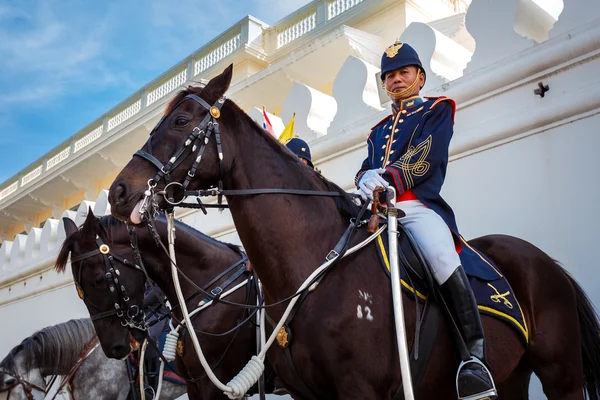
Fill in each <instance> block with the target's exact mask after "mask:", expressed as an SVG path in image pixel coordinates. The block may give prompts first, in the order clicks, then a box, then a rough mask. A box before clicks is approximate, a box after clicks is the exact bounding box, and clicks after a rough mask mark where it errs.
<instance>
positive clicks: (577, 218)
mask: <svg viewBox="0 0 600 400" xmlns="http://www.w3.org/2000/svg"><path fill="white" fill-rule="evenodd" d="M399 37H400V38H401V40H402V41H404V42H408V43H410V44H412V45H413V47H415V48H416V49H417V51H418V52H419V53H420V56H421V59H422V60H423V62H424V65H425V66H426V70H427V77H428V78H427V84H426V86H425V89H424V92H423V93H424V94H425V95H431V96H439V95H444V96H448V97H452V98H454V99H455V100H456V101H457V104H458V108H457V115H456V125H455V135H454V138H453V141H452V144H451V148H450V152H451V163H450V167H449V173H448V177H447V182H446V185H445V188H444V193H443V195H444V197H445V198H446V200H447V201H448V202H449V203H450V204H451V205H452V206H453V208H454V210H455V212H456V215H457V221H458V224H459V227H460V229H461V231H462V233H463V235H464V236H465V237H467V238H473V237H476V236H480V235H484V234H488V233H505V234H510V235H514V236H518V237H521V238H523V239H525V240H528V241H530V242H532V243H533V244H535V245H536V246H538V247H540V248H541V249H542V250H544V251H545V252H547V253H548V254H549V255H550V256H552V257H553V258H555V259H557V260H559V261H560V262H561V263H562V264H563V265H564V266H565V268H567V269H568V270H569V271H570V272H571V273H572V274H573V275H574V276H575V278H576V279H577V280H578V281H579V282H580V283H581V284H582V286H583V288H584V289H585V290H586V292H587V293H588V295H590V297H591V298H592V300H593V301H594V303H595V304H597V305H600V292H599V291H598V290H597V288H598V287H600V282H599V280H600V279H599V276H600V275H599V274H598V273H597V272H596V265H597V264H598V262H597V260H596V257H595V254H594V253H593V252H592V250H593V248H594V247H595V246H596V245H597V242H598V240H599V239H600V235H598V233H597V231H598V228H597V226H598V225H600V218H599V217H598V212H597V211H596V210H595V205H598V204H600V189H598V187H597V184H598V179H597V178H594V177H595V176H597V175H596V173H597V171H600V157H597V156H596V151H597V149H599V148H600V132H599V130H600V128H599V127H600V115H599V114H600V74H599V73H598V71H600V2H598V1H597V0H564V4H563V1H562V0H472V3H471V1H468V0H362V1H361V0H314V1H313V2H311V3H309V4H308V5H306V6H305V7H302V8H300V9H299V10H297V11H295V12H294V13H292V14H290V15H288V16H287V17H285V18H284V19H282V20H281V21H279V22H277V23H276V24H274V25H272V26H268V25H267V24H265V23H263V22H261V21H260V20H258V19H256V18H254V17H251V16H248V17H246V18H243V19H242V20H241V21H239V22H238V23H237V24H235V25H233V26H232V27H231V28H229V29H228V30H227V31H225V32H223V34H221V35H220V36H218V37H216V38H214V40H212V41H211V42H209V43H207V44H206V45H205V46H204V47H202V48H201V49H200V50H198V51H197V52H195V53H193V54H191V55H190V56H189V57H187V58H186V59H184V60H182V61H181V62H179V63H178V64H176V65H174V66H173V67H172V68H171V69H170V70H168V71H166V72H165V73H164V74H163V75H161V76H159V77H158V78H156V79H155V80H154V81H153V82H151V83H150V84H148V85H147V86H145V87H143V88H141V89H140V90H139V91H137V92H136V93H133V94H132V95H131V96H130V97H129V98H128V99H126V100H125V101H123V102H122V103H121V104H119V105H118V106H116V107H115V108H113V109H111V110H107V112H106V113H105V114H104V115H102V116H99V118H98V119H97V120H96V121H93V122H91V123H90V124H89V125H88V126H87V127H86V128H84V129H82V130H81V131H79V132H77V133H75V134H74V135H73V136H72V137H71V138H70V139H69V140H67V141H65V142H64V143H63V144H62V145H60V146H58V147H56V148H54V149H52V150H50V151H49V152H48V153H47V154H46V155H45V156H43V157H41V158H40V159H39V160H37V161H36V162H34V163H32V164H31V165H30V166H29V167H27V168H26V169H24V170H23V171H21V172H20V173H18V174H17V175H15V176H14V177H13V178H11V179H9V180H7V181H6V182H4V183H3V184H1V185H0V239H1V240H2V244H1V247H0V318H1V319H2V320H3V321H14V323H10V324H5V325H4V328H3V334H2V337H3V339H4V340H2V341H1V342H0V354H6V352H7V351H8V350H9V349H10V348H12V347H13V346H14V345H16V344H17V343H18V342H19V341H20V340H21V339H22V338H23V337H25V336H26V335H29V334H31V333H33V331H35V330H37V329H40V328H42V327H44V326H47V325H50V324H55V323H58V322H62V321H65V320H67V319H69V318H74V317H82V316H85V315H87V312H86V310H85V307H84V306H83V303H82V302H81V301H80V300H79V299H78V298H77V296H76V293H75V290H74V288H73V287H72V286H73V285H72V280H71V276H70V274H64V275H59V274H57V273H55V272H54V271H53V269H52V268H53V264H54V258H55V257H56V254H57V252H58V248H59V246H60V244H61V243H62V239H63V238H64V232H63V229H62V225H61V222H60V219H61V217H63V216H67V217H69V218H72V219H74V220H75V222H76V223H78V224H79V223H81V222H82V221H83V220H84V218H85V215H86V212H87V209H88V207H92V209H93V210H94V213H95V214H96V215H103V214H106V213H108V212H109V206H108V203H107V198H106V196H107V192H106V189H107V188H108V187H109V186H110V183H111V182H112V180H113V179H114V177H115V176H116V174H117V173H118V171H120V169H121V168H122V167H123V166H124V165H125V164H126V163H127V162H128V161H129V159H130V157H131V154H133V152H134V151H135V150H137V149H138V148H139V147H141V145H142V144H143V143H144V142H145V140H146V138H147V135H148V133H149V131H150V130H151V129H152V127H153V126H154V124H155V123H156V122H157V121H158V119H159V117H160V116H161V114H162V111H163V109H164V106H165V105H166V103H167V102H168V101H169V100H170V98H171V97H172V96H173V94H174V93H175V91H176V90H177V89H178V88H180V87H182V86H183V85H187V84H189V83H190V81H192V80H193V81H196V82H197V81H199V80H201V79H209V78H211V77H212V76H214V75H216V74H217V73H219V72H221V71H222V70H223V68H224V67H225V66H227V65H228V64H229V63H234V78H233V83H232V86H231V88H230V90H229V92H228V96H229V97H230V98H231V99H233V100H234V101H235V102H236V103H237V104H239V105H240V106H241V107H242V108H243V109H244V110H245V111H247V112H248V113H249V114H250V115H251V116H253V117H255V118H256V119H257V120H260V118H261V116H260V114H261V111H260V110H259V108H261V107H262V106H265V107H266V109H267V110H268V111H270V112H271V113H272V115H271V118H272V121H274V125H275V127H276V129H279V130H281V129H282V128H283V126H284V124H285V123H287V122H288V121H289V119H290V118H291V116H292V114H293V113H294V112H295V113H296V131H297V132H298V133H299V134H300V136H301V137H302V138H304V139H306V140H308V141H309V143H310V145H311V149H312V153H313V160H314V161H315V164H316V166H317V167H318V168H319V169H321V171H322V172H323V174H324V175H326V176H327V177H329V178H331V179H332V180H334V181H335V182H336V183H338V184H340V185H341V186H342V187H344V188H345V189H347V190H350V189H352V188H353V177H354V173H355V171H356V170H357V169H358V167H359V166H360V163H361V162H362V160H363V159H364V157H365V155H366V145H365V138H366V135H367V134H368V132H369V128H370V127H371V126H373V125H374V124H375V123H376V122H378V121H379V120H380V119H382V118H383V117H384V116H385V115H387V114H388V112H389V111H388V110H389V107H388V104H387V98H386V96H385V94H384V93H382V91H381V88H380V86H379V84H378V82H379V77H378V65H379V60H380V57H381V54H382V51H383V49H384V48H385V47H386V46H387V45H389V44H391V43H392V42H393V41H394V40H395V39H397V38H399ZM132 72H133V73H135V71H132ZM546 86H547V88H548V90H547V91H545V90H541V91H539V90H538V89H539V88H540V87H546ZM536 91H537V94H536ZM71 209H76V210H77V211H71ZM179 218H180V219H182V220H183V221H184V222H186V223H188V224H190V225H195V226H200V222H201V226H202V229H203V231H204V232H205V233H207V234H210V235H212V236H215V237H218V238H219V239H221V240H225V241H233V242H236V241H237V236H236V234H235V230H234V227H233V223H232V221H231V218H230V217H229V215H228V214H227V212H224V213H223V214H219V213H217V212H216V211H212V212H209V215H208V216H203V215H200V214H199V213H198V212H194V211H183V212H181V213H180V214H179ZM22 232H24V233H22ZM533 392H534V394H533V395H532V398H536V399H542V398H544V397H543V395H541V394H540V392H539V389H533ZM536 396H537V397H536Z"/></svg>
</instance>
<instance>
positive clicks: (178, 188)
mask: <svg viewBox="0 0 600 400" xmlns="http://www.w3.org/2000/svg"><path fill="white" fill-rule="evenodd" d="M232 70H233V66H232V65H230V66H229V67H227V68H226V69H225V70H224V71H223V73H221V74H220V75H218V76H216V77H215V78H213V79H212V80H211V81H210V82H209V83H208V84H207V85H206V86H205V87H204V88H198V87H191V86H190V87H188V89H186V90H183V91H181V92H179V93H178V94H177V95H176V96H175V97H174V98H173V99H172V100H171V102H170V103H169V106H168V107H167V109H166V110H165V113H164V116H163V117H162V118H161V120H160V121H159V122H158V124H157V125H156V127H155V128H154V130H153V131H152V132H151V133H150V138H149V139H148V141H147V142H146V144H144V146H143V147H142V149H141V150H140V151H138V152H136V154H135V155H134V157H133V158H132V160H131V161H130V162H129V163H128V164H127V165H126V166H125V168H123V170H122V171H121V173H120V174H119V175H118V176H117V178H116V179H115V181H114V182H113V184H112V186H111V187H110V192H109V201H110V204H111V210H112V213H113V215H114V216H116V217H117V218H119V219H121V220H130V221H131V222H133V223H139V222H140V221H141V218H140V213H139V210H140V208H141V209H142V210H144V209H146V207H147V205H148V202H150V205H151V202H152V201H155V202H156V203H157V204H156V205H157V206H158V207H159V208H161V209H162V208H165V207H166V205H167V202H166V200H165V197H167V198H168V197H171V199H173V200H174V201H177V200H180V199H181V198H182V192H183V190H185V189H190V190H193V189H199V188H208V187H211V186H214V185H215V184H216V183H217V182H218V180H219V179H220V177H222V176H224V174H225V173H226V171H228V170H229V169H230V167H231V163H232V162H233V160H232V159H230V158H226V159H224V158H223V152H222V150H221V149H231V148H232V147H231V146H233V145H234V143H233V140H232V138H231V137H227V135H223V136H221V135H220V134H219V131H220V130H222V129H223V127H222V126H221V121H222V117H221V113H222V112H224V113H226V112H227V110H225V109H222V107H223V106H224V103H225V99H224V97H223V95H224V93H225V92H226V91H227V89H228V88H229V84H230V83H231V76H232ZM223 108H226V107H223ZM165 187H166V188H167V189H166V190H165ZM160 192H166V193H165V195H163V196H157V195H156V193H160Z"/></svg>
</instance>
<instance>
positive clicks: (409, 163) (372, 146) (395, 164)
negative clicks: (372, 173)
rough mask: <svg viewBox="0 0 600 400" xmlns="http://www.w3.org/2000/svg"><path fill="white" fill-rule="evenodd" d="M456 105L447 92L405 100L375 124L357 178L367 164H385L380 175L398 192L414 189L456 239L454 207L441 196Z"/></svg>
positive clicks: (373, 166) (376, 165)
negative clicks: (394, 111)
mask: <svg viewBox="0 0 600 400" xmlns="http://www.w3.org/2000/svg"><path fill="white" fill-rule="evenodd" d="M455 109H456V105H455V103H454V101H453V100H451V99H448V98H445V97H436V98H426V99H422V98H420V97H413V98H410V99H406V100H403V101H402V104H401V108H400V110H399V111H398V112H397V113H396V114H395V115H390V116H389V117H387V118H385V119H384V120H383V121H381V122H380V123H379V124H377V125H376V126H375V127H373V129H372V131H371V134H370V135H369V138H368V140H367V144H368V156H367V158H366V159H365V161H364V162H363V164H362V166H361V168H360V170H359V171H358V173H357V175H356V182H358V179H360V177H361V175H362V174H363V173H364V172H365V171H367V170H369V169H375V168H385V170H386V172H385V173H384V174H383V177H384V178H385V179H386V180H387V181H388V182H389V183H390V184H391V185H393V186H394V188H395V189H396V193H397V196H398V197H400V196H401V195H402V194H403V193H406V192H407V191H412V192H413V193H414V195H415V196H416V197H417V198H418V199H419V200H420V201H421V202H422V203H423V204H425V205H426V206H427V207H429V208H431V209H432V210H434V211H435V212H436V213H438V214H439V215H440V216H441V217H442V218H443V219H444V221H445V222H446V224H447V225H448V227H450V229H451V230H452V232H453V233H454V234H455V237H456V239H458V237H459V233H458V228H457V226H456V220H455V218H454V212H453V211H452V209H451V208H450V206H449V205H448V203H446V202H445V201H444V199H442V197H441V196H440V190H441V189H442V185H443V183H444V178H445V177H446V168H447V166H448V147H449V145H450V139H451V138H452V133H453V124H454V112H455Z"/></svg>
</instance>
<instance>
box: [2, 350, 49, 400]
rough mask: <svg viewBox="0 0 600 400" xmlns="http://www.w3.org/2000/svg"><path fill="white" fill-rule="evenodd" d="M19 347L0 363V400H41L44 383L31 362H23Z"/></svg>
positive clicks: (44, 387)
mask: <svg viewBox="0 0 600 400" xmlns="http://www.w3.org/2000/svg"><path fill="white" fill-rule="evenodd" d="M22 348H23V345H19V346H17V347H15V348H14V349H12V350H11V352H10V353H9V354H8V356H6V357H5V358H4V360H2V361H1V362H0V400H4V399H7V400H35V399H43V398H44V392H45V389H46V382H45V381H44V378H43V376H42V374H41V372H40V369H39V368H35V367H34V366H33V360H25V359H24V357H23V356H22V354H21V353H22V352H21V349H22Z"/></svg>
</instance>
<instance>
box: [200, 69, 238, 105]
mask: <svg viewBox="0 0 600 400" xmlns="http://www.w3.org/2000/svg"><path fill="white" fill-rule="evenodd" d="M232 76H233V64H229V66H228V67H227V68H225V70H224V71H223V72H221V74H220V75H217V76H215V77H214V78H212V79H211V80H210V81H209V82H208V83H207V84H206V87H205V88H204V90H205V91H207V92H209V93H217V94H218V96H219V97H221V96H223V95H224V94H225V92H226V91H227V90H228V89H229V85H230V84H231V77H232Z"/></svg>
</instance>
